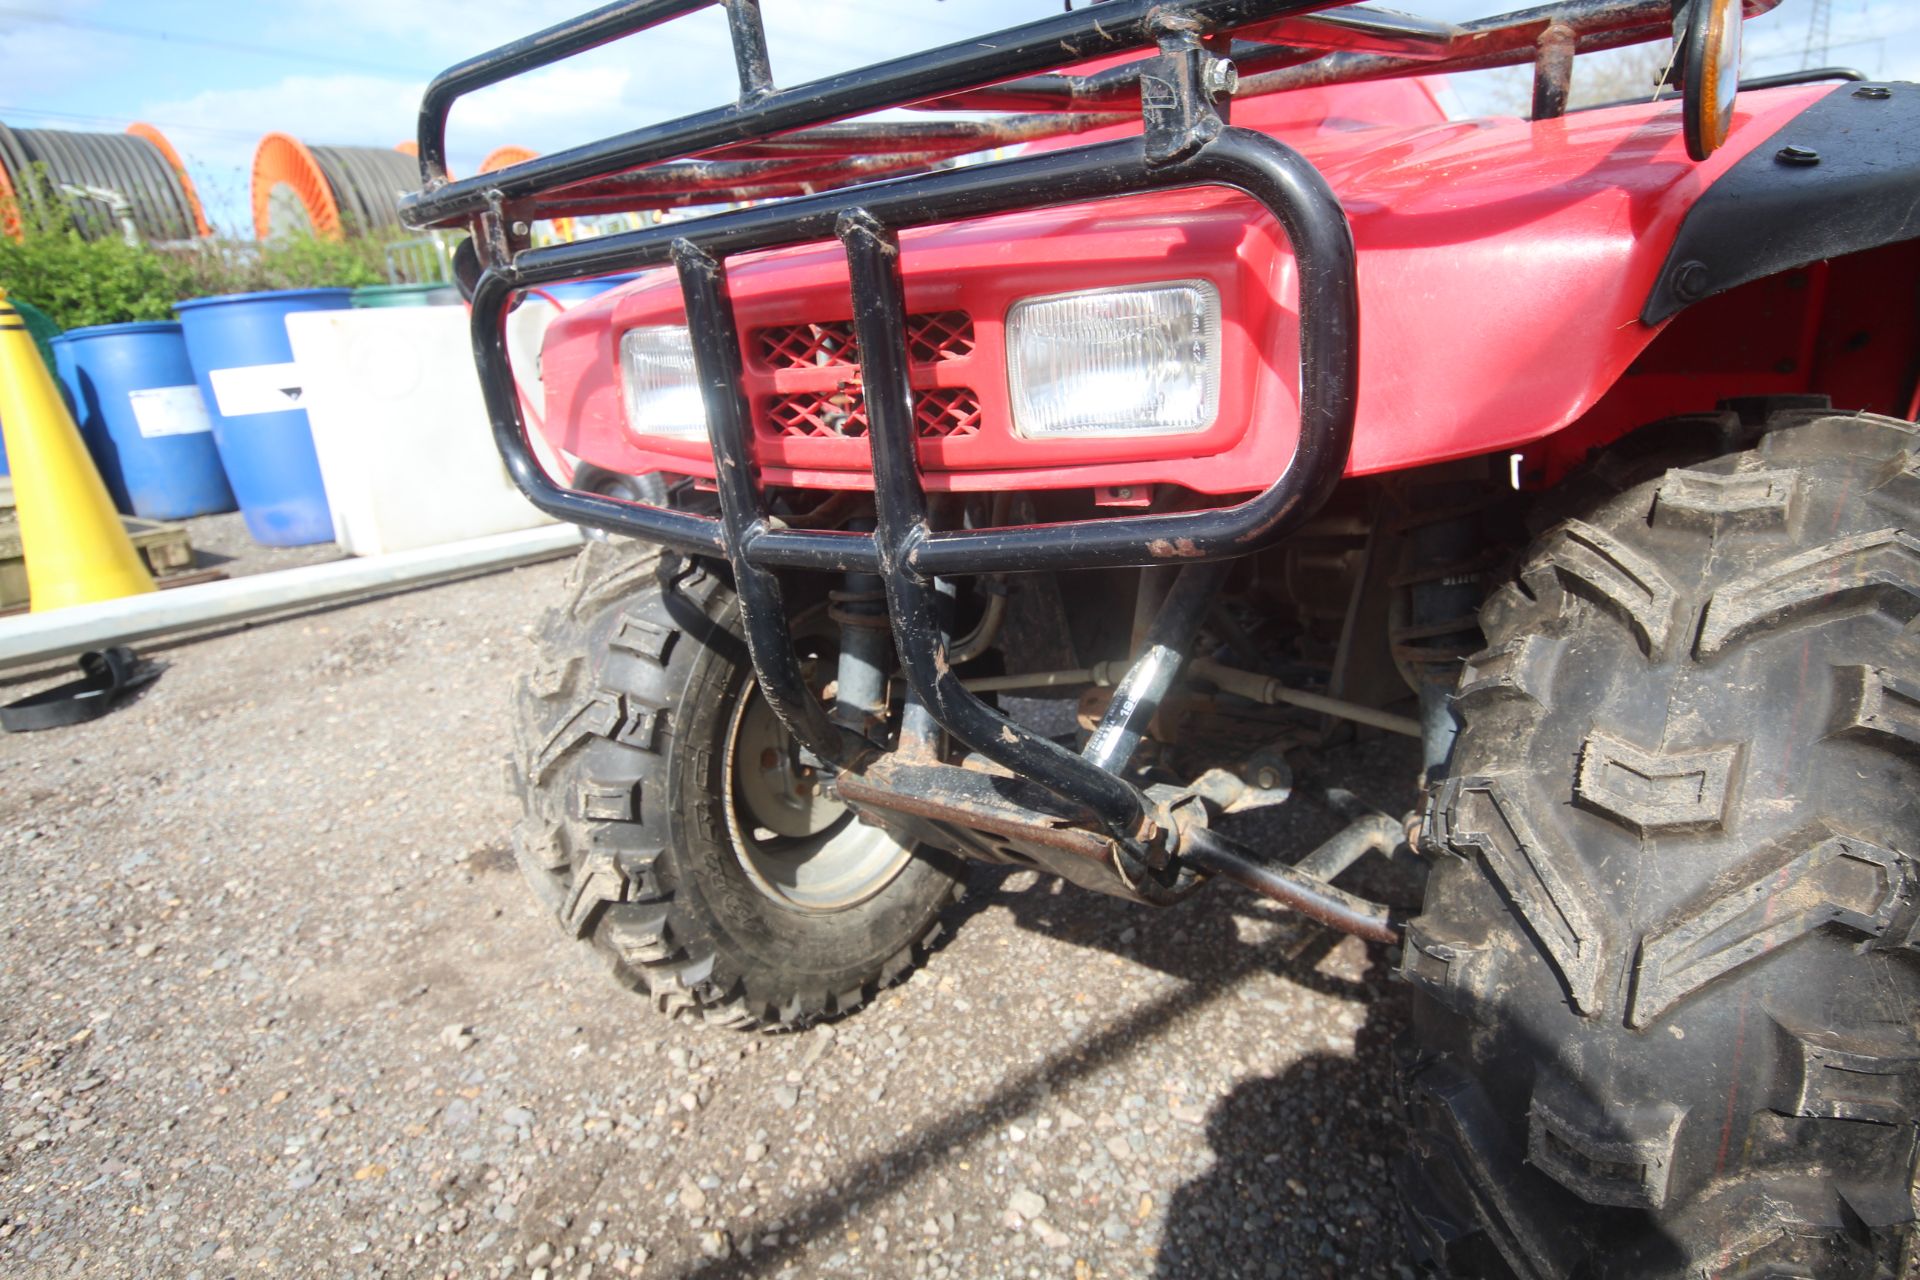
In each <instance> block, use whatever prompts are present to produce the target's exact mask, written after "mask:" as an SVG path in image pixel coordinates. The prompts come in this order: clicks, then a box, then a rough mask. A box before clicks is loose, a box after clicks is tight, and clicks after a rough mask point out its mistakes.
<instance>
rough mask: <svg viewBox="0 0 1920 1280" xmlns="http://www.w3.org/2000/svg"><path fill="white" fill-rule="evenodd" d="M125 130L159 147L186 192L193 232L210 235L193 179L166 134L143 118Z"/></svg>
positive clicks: (210, 229) (211, 228)
mask: <svg viewBox="0 0 1920 1280" xmlns="http://www.w3.org/2000/svg"><path fill="white" fill-rule="evenodd" d="M127 132H128V133H130V134H132V135H133V136H134V137H136V138H145V139H146V140H147V141H148V142H151V143H152V144H153V145H154V146H156V147H158V148H159V149H160V154H161V155H162V156H163V157H165V158H166V161H167V163H168V164H169V165H171V166H172V167H173V171H174V173H175V174H177V175H178V176H179V178H180V190H181V191H183V192H185V193H186V197H187V210H188V212H189V213H191V214H192V216H193V230H194V234H195V235H202V236H210V235H212V234H213V226H212V224H210V223H209V222H208V221H207V211H206V210H205V209H204V208H203V207H201V204H200V193H199V192H198V191H195V190H194V189H193V179H192V178H190V177H188V176H187V166H186V164H185V162H183V161H182V160H181V159H180V153H179V152H178V151H175V150H174V149H173V144H172V143H171V142H168V141H167V135H166V134H164V133H161V132H160V131H159V130H158V129H156V128H154V127H153V126H152V125H150V124H148V123H146V122H145V121H144V120H136V121H134V122H133V123H132V124H130V125H128V126H127Z"/></svg>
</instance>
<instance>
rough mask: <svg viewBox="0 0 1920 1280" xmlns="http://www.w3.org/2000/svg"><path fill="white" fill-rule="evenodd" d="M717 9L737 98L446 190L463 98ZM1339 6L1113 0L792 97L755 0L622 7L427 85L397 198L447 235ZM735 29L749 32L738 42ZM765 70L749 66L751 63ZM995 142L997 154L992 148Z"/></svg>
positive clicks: (647, 1) (1302, 0)
mask: <svg viewBox="0 0 1920 1280" xmlns="http://www.w3.org/2000/svg"><path fill="white" fill-rule="evenodd" d="M716 4H717V5H721V6H723V7H724V8H726V9H727V10H728V12H729V26H730V28H731V29H732V31H733V35H734V55H735V63H736V67H737V68H738V71H739V75H740V81H741V84H742V86H743V89H744V91H745V92H744V94H743V97H742V99H741V100H740V101H737V102H735V103H732V104H731V105H728V106H724V107H716V108H714V109H712V110H708V111H702V112H698V113H696V114H694V115H690V116H683V117H681V118H680V119H678V120H672V121H668V122H666V123H664V124H660V125H654V126H650V127H647V128H643V129H635V130H631V131H629V132H627V133H621V134H616V135H614V136H613V137H610V138H603V139H601V140H599V141H597V142H591V143H587V144H586V145H584V146H578V147H571V148H569V149H567V150H565V151H557V152H554V153H553V154H552V155H546V156H540V157H538V158H536V159H533V160H529V161H526V162H524V163H522V164H517V165H513V166H511V167H510V168H506V169H502V170H500V171H498V172H496V173H489V174H481V175H479V176H476V177H472V178H462V179H459V180H458V181H449V180H448V177H447V158H446V151H447V116H448V114H449V113H450V112H451V111H452V109H453V104H454V103H455V102H457V101H458V100H459V99H460V98H461V97H463V96H465V95H466V94H469V93H472V92H473V91H474V90H476V89H482V88H485V87H487V86H488V85H493V84H498V83H499V82H500V81H502V80H507V79H511V78H512V77H514V76H517V75H522V74H524V73H526V72H528V71H532V70H535V69H536V68H539V67H544V66H549V65H551V64H553V63H555V62H559V61H562V60H564V59H566V58H570V57H572V56H574V55H575V54H578V53H582V52H585V51H586V50H589V49H594V48H597V47H599V46H601V45H604V44H607V43H610V42H612V41H614V40H618V39H620V38H621V37H623V36H628V35H632V34H634V33H636V32H640V31H644V30H646V29H647V28H649V27H654V26H658V25H659V24H661V23H663V22H667V21H670V20H672V19H674V18H679V17H684V16H685V15H687V14H690V13H693V12H696V11H698V10H701V9H706V8H711V7H713V6H714V5H716ZM1336 7H1338V0H1181V2H1180V3H1177V4H1167V3H1165V0H1108V3H1105V4H1101V5H1097V6H1092V7H1088V8H1083V9H1077V10H1073V11H1070V12H1067V13H1059V14H1054V15H1052V16H1050V17H1046V18H1041V19H1039V20H1038V21H1035V22H1029V23H1025V24H1023V25H1021V26H1017V27H1010V28H1008V29H1007V30H1005V31H1002V32H999V33H998V34H994V35H988V36H985V37H982V38H980V39H975V40H966V41H961V42H959V43H956V44H949V45H943V46H941V47H939V48H936V49H929V50H926V51H925V52H922V53H916V54H909V55H907V56H906V57H901V58H894V59H891V60H890V61H887V62H882V63H877V64H875V65H874V66H871V67H866V68H863V69H861V70H859V71H850V72H846V73H843V74H840V75H834V76H828V77H826V78H825V79H821V80H816V81H813V82H812V83H809V84H804V85H798V86H795V87H792V88H786V89H782V88H776V87H774V86H773V83H772V78H771V69H770V68H769V67H768V66H767V65H766V64H765V62H764V59H765V57H766V41H765V34H764V32H761V31H759V26H760V23H759V5H758V3H757V0H621V2H620V3H616V4H610V5H606V6H604V7H602V8H600V9H596V10H594V11H592V12H590V13H586V14H582V15H581V16H580V17H578V18H574V19H572V20H570V21H567V22H562V23H557V24H555V25H554V26H551V27H549V28H547V29H546V30H545V31H541V32H539V33H537V34H535V35H531V36H527V37H525V38H524V39H521V40H516V41H514V42H513V43H511V44H507V45H502V46H501V47H500V48H498V49H495V50H493V51H492V52H491V53H485V54H481V55H480V56H479V57H476V58H471V59H469V60H468V61H466V62H463V63H460V64H459V65H457V66H454V67H451V68H449V69H448V70H446V71H443V72H441V73H440V74H439V75H438V76H435V77H434V79H433V81H432V83H430V84H429V85H428V86H427V91H426V94H425V96H424V97H423V98H422V99H421V103H420V121H419V148H420V175H421V181H422V186H423V190H422V191H421V192H420V193H419V194H416V195H412V196H408V197H406V198H405V199H403V200H402V201H401V217H402V220H403V221H405V222H407V223H408V224H409V225H410V226H414V227H428V226H438V225H447V224H451V223H457V222H459V221H462V220H465V219H469V218H474V217H478V216H480V215H482V214H485V213H488V212H490V211H491V212H495V213H496V214H497V213H498V211H499V209H500V208H501V207H502V206H504V205H508V204H511V203H512V202H514V201H516V200H521V199H525V198H527V197H532V196H536V195H539V194H542V193H549V192H552V191H553V190H554V189H555V188H558V187H565V186H568V185H570V184H572V183H575V182H583V181H588V180H591V179H595V178H604V177H606V176H608V175H609V174H612V173H617V172H620V171H622V170H626V169H634V168H638V167H640V166H642V165H647V164H653V163H655V162H657V161H661V160H678V159H684V158H686V157H688V156H695V155H699V154H701V153H703V152H708V151H713V150H715V149H716V148H720V147H725V146H728V145H729V144H733V143H740V142H753V141H758V140H763V139H765V138H767V137H769V136H770V135H774V134H783V133H789V132H791V131H793V130H798V129H805V128H807V127H809V126H812V125H821V124H828V123H830V122H833V121H836V120H842V119H845V118H846V117H848V116H857V115H863V114H865V113H867V112H871V111H878V110H881V109H884V108H887V107H895V106H901V105H904V104H906V103H911V102H919V101H924V100H926V99H928V98H935V97H939V96H941V95H943V94H948V93H958V92H961V91H963V90H967V89H973V88H977V87H979V86H981V85H986V84H992V83H994V82H995V81H999V80H1005V79H1009V78H1011V77H1015V76H1022V75H1027V74H1031V73H1034V72H1041V71H1047V70H1051V69H1052V68H1054V67H1057V66H1060V65H1061V64H1062V63H1072V62H1081V61H1085V60H1087V59H1089V58H1097V57H1101V56H1103V55H1106V54H1111V53H1124V52H1127V51H1129V50H1134V49H1146V48H1150V47H1151V46H1152V45H1153V44H1154V42H1155V41H1156V39H1157V38H1158V36H1159V35H1160V33H1161V32H1162V31H1163V30H1164V29H1165V27H1166V24H1167V22H1168V21H1169V19H1177V20H1178V21H1180V22H1181V23H1184V24H1186V25H1188V26H1189V27H1190V28H1192V29H1194V30H1200V31H1226V30H1230V29H1232V28H1234V27H1240V26H1245V25H1247V24H1249V23H1253V22H1257V21H1260V20H1264V19H1276V18H1288V17H1298V16H1303V15H1307V14H1311V13H1313V12H1314V11H1316V10H1320V9H1331V8H1336ZM743 29H744V30H745V31H746V32H747V34H746V35H745V36H744V38H743V35H742V31H743ZM755 57H758V58H759V59H761V60H762V61H761V62H760V63H759V64H758V65H754V64H753V62H752V59H753V58H755ZM989 145H992V144H989Z"/></svg>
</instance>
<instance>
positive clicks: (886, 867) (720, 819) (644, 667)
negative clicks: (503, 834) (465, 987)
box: [513, 539, 960, 1028]
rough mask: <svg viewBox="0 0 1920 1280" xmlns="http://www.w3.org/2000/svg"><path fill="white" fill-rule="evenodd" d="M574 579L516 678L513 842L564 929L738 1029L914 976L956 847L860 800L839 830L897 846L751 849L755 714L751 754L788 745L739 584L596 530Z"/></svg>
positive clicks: (661, 996) (953, 870)
mask: <svg viewBox="0 0 1920 1280" xmlns="http://www.w3.org/2000/svg"><path fill="white" fill-rule="evenodd" d="M566 591H567V599H566V602H565V603H564V604H562V605H561V606H560V607H558V608H556V609H554V610H553V611H552V612H550V613H549V614H548V616H547V618H546V620H545V622H544V623H543V624H542V626H541V629H540V636H539V641H538V643H539V649H540V653H539V658H538V661H537V664H536V665H535V667H534V669H533V671H532V672H531V673H530V674H529V675H527V676H526V677H524V678H523V679H522V680H521V682H520V684H519V687H518V690H517V693H516V709H517V713H518V714H517V726H516V734H515V752H514V765H513V781H514V785H515V786H516V788H517V790H518V792H519V794H520V797H521V800H522V803H523V806H524V812H525V816H524V817H523V818H522V820H521V822H520V824H519V826H518V827H517V828H516V830H515V838H514V850H515V855H516V857H517V859H518V861H519V864H520V868H521V870H522V872H523V873H524V874H525V876H526V878H527V882H528V883H529V884H530V885H532V887H533V889H534V892H535V893H536V894H537V895H538V897H539V899H540V901H541V902H542V903H543V904H544V905H545V907H546V908H547V910H548V911H550V912H551V913H552V914H553V915H554V917H555V918H556V919H557V920H558V921H559V924H560V926H561V928H562V929H563V930H564V931H565V932H567V933H568V934H570V935H572V936H574V937H577V938H582V939H589V940H591V941H592V943H593V944H594V946H596V947H597V948H599V949H600V950H601V951H602V952H604V953H605V954H606V955H607V957H608V958H609V960H610V962H611V966H612V969H613V972H614V975H615V977H616V978H617V979H618V980H619V981H621V982H622V983H623V984H625V985H626V986H628V987H630V988H632V989H633V990H635V991H637V992H640V993H643V994H645V995H646V996H647V997H648V998H649V999H650V1000H651V1002H652V1003H653V1005H654V1006H655V1008H657V1009H658V1010H659V1011H660V1012H662V1013H665V1014H667V1015H669V1016H672V1017H697V1018H701V1019H704V1020H705V1021H707V1022H711V1023H716V1024H720V1025H725V1026H731V1027H741V1028H747V1027H754V1026H768V1027H796V1026H804V1025H806V1024H808V1023H810V1022H813V1021H816V1020H818V1019H820V1018H823V1017H828V1016H832V1015H836V1014H841V1013H845V1012H847V1011H849V1010H851V1009H853V1008H855V1007H857V1006H858V1005H860V1004H862V1003H864V1002H865V1001H866V1000H867V999H868V998H869V997H871V996H872V994H873V993H874V992H875V991H876V990H877V989H878V988H880V987H883V986H886V985H887V984H889V983H892V982H894V981H896V980H898V979H899V978H901V977H902V976H904V975H905V973H906V972H907V970H908V969H910V968H911V967H912V966H913V965H914V963H915V962H916V960H917V959H918V958H919V957H920V956H921V955H923V954H924V952H925V949H926V948H927V947H929V946H931V945H932V944H933V942H934V940H935V938H936V937H937V936H938V934H939V931H940V922H939V919H938V915H939V912H940V909H941V907H942V906H943V905H945V904H946V903H948V902H949V901H952V900H953V899H955V898H957V897H958V896H959V892H960V880H959V868H958V866H957V864H956V863H955V861H954V860H953V859H951V858H948V857H946V856H945V855H941V854H938V853H934V852H931V851H922V852H919V853H917V854H912V855H910V854H908V853H907V851H905V850H903V849H901V848H900V846H898V845H897V844H894V843H892V842H891V840H890V839H888V838H887V837H885V836H884V834H883V833H881V832H879V831H877V830H875V829H873V828H867V827H860V826H857V825H855V824H853V822H852V817H851V815H850V814H849V815H841V818H840V820H839V821H838V822H837V823H836V824H834V825H833V826H832V827H831V828H830V832H838V833H841V834H842V835H844V836H846V837H848V838H852V839H856V840H866V841H867V842H868V843H867V845H866V846H865V847H866V848H867V850H868V852H869V853H871V852H872V851H873V849H874V847H875V846H874V845H873V843H872V842H873V841H876V840H877V841H879V842H880V845H879V847H880V849H881V852H882V853H883V854H884V855H885V858H884V861H883V862H881V863H879V864H873V863H872V862H871V860H869V862H868V863H867V864H863V865H867V866H869V867H872V866H874V865H878V866H879V868H880V869H879V870H878V871H874V872H873V873H872V874H868V875H866V876H865V877H864V878H854V879H846V878H845V877H843V879H844V880H845V883H843V884H840V885H839V886H838V887H836V885H834V884H832V883H828V884H825V885H822V884H819V883H804V884H803V883H801V882H800V881H799V880H795V881H794V882H793V883H792V884H788V883H786V882H785V881H783V880H781V877H782V876H783V875H785V874H786V873H787V872H789V871H792V869H793V868H791V867H785V868H784V869H783V864H781V863H780V862H779V859H778V858H775V857H771V855H767V854H765V853H764V851H763V852H762V854H761V861H760V862H759V863H758V864H756V863H754V862H753V861H752V860H751V859H747V858H743V857H742V856H740V850H741V849H742V848H743V847H747V846H746V845H744V844H743V841H747V840H748V839H749V835H748V833H747V832H746V831H745V830H744V828H745V827H746V826H750V825H751V824H750V823H746V822H744V821H743V820H742V818H741V817H740V813H741V810H740V807H739V802H740V800H741V794H742V793H741V792H740V791H738V790H736V788H739V787H742V786H745V785H747V784H746V783H745V782H744V781H743V778H744V775H743V774H741V773H740V772H739V771H738V770H737V769H735V768H733V767H732V765H731V764H730V747H731V746H732V745H733V744H734V743H735V742H736V740H743V739H741V735H742V734H743V733H744V732H746V731H747V730H744V729H743V727H742V726H743V725H757V726H758V728H757V730H754V732H756V733H757V734H758V737H757V738H756V740H755V743H756V745H755V746H754V748H753V755H754V756H755V757H756V758H759V757H762V756H764V757H765V758H766V759H767V760H768V762H769V763H771V762H772V761H773V759H774V756H775V754H776V752H775V748H774V747H773V746H769V745H760V744H764V743H768V742H771V741H773V739H772V737H771V736H770V735H771V734H772V733H776V732H781V731H779V730H778V728H777V722H773V721H772V717H771V712H769V711H767V710H766V707H765V703H764V702H763V701H761V700H760V699H759V695H758V693H757V691H755V690H754V688H753V680H752V668H751V665H750V663H749V661H748V658H747V652H746V644H745V641H744V640H743V639H742V638H741V634H740V630H739V601H738V599H737V598H736V596H735V595H734V592H733V590H732V588H731V586H730V585H729V584H728V583H727V582H726V581H724V580H723V579H722V578H721V577H720V576H719V575H718V574H717V573H716V572H715V571H713V570H712V569H710V568H707V567H705V566H703V565H701V564H700V563H698V562H695V561H689V560H685V559H682V558H680V557H678V556H676V555H674V554H672V553H663V552H661V551H660V549H659V548H657V547H654V546H652V545H650V544H646V543H640V542H635V541H632V540H629V539H613V540H610V541H606V542H592V543H589V544H587V546H586V548H585V549H584V550H583V551H582V552H581V554H580V558H579V559H578V561H576V562H575V564H574V567H573V572H572V573H571V575H570V576H569V577H568V580H567V586H566ZM769 725H771V726H773V727H772V728H771V729H769V727H768V726H769ZM759 834H760V835H762V836H766V837H767V841H766V847H774V846H776V845H777V846H779V847H781V848H789V847H798V848H799V849H800V851H801V853H805V852H806V851H807V850H808V849H811V848H813V847H814V846H813V844H809V843H807V842H806V841H781V840H776V839H774V838H773V836H774V833H771V832H764V831H763V832H760V833H759ZM826 838H827V837H825V836H823V837H822V839H826ZM814 843H815V844H817V843H819V842H818V841H816V842H814ZM752 847H754V848H756V849H759V848H761V846H760V845H758V844H756V845H754V846H752ZM803 864H804V859H799V860H797V862H796V865H803ZM850 865H851V864H850ZM769 868H770V869H769ZM763 871H764V873H763ZM849 874H850V873H849ZM776 882H778V883H776ZM788 893H791V895H792V896H791V897H788V896H786V895H787V894H788Z"/></svg>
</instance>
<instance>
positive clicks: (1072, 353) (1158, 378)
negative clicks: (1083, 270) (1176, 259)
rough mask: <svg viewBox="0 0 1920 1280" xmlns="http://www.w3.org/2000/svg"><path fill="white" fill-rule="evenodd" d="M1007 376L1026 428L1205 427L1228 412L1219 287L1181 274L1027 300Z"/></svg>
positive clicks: (1020, 424) (1011, 329) (1165, 431)
mask: <svg viewBox="0 0 1920 1280" xmlns="http://www.w3.org/2000/svg"><path fill="white" fill-rule="evenodd" d="M1007 379H1008V385H1009V387H1010V389H1011V390H1012V393H1013V395H1012V400H1013V426H1014V430H1015V431H1017V432H1018V433H1019V434H1021V435H1023V436H1029V437H1033V436H1041V437H1045V436H1148V435H1180V434H1184V433H1189V432H1197V431H1205V430H1206V429H1207V428H1208V427H1210V426H1212V425H1213V422H1214V419H1215V417H1217V416H1218V415H1219V412H1220V291H1219V290H1218V289H1216V288H1215V287H1214V286H1213V284H1212V282H1210V281H1207V280H1174V281H1169V282H1167V283H1165V284H1144V285H1127V286H1124V287H1121V288H1116V289H1086V290H1082V291H1080V292H1076V293H1056V294H1049V295H1045V296H1042V297H1036V298H1025V299H1022V300H1021V301H1020V302H1017V303H1015V304H1014V305H1013V309H1012V310H1011V311H1009V312H1008V313H1007Z"/></svg>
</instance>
